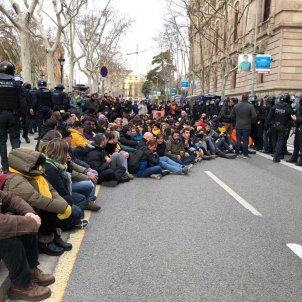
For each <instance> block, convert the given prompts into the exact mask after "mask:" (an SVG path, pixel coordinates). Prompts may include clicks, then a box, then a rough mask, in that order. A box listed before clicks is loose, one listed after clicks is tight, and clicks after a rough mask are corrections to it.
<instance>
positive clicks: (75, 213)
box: [59, 205, 84, 231]
mask: <svg viewBox="0 0 302 302" xmlns="http://www.w3.org/2000/svg"><path fill="white" fill-rule="evenodd" d="M82 218H84V211H83V210H82V209H81V208H80V207H79V206H77V205H72V206H71V215H70V216H69V218H68V219H63V220H60V222H59V226H60V228H61V229H62V230H63V231H68V230H72V229H73V228H74V226H75V225H76V224H78V223H79V222H80V220H81V219H82Z"/></svg>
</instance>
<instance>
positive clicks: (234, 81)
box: [232, 70, 237, 89]
mask: <svg viewBox="0 0 302 302" xmlns="http://www.w3.org/2000/svg"><path fill="white" fill-rule="evenodd" d="M236 82H237V70H235V71H234V72H233V77H232V89H235V88H236Z"/></svg>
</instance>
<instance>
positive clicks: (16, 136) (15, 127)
mask: <svg viewBox="0 0 302 302" xmlns="http://www.w3.org/2000/svg"><path fill="white" fill-rule="evenodd" d="M7 134H9V139H10V143H11V145H12V149H16V148H20V144H21V141H20V125H19V117H18V115H16V114H14V113H13V112H12V111H9V110H1V111H0V156H1V164H2V168H3V171H4V172H8V160H7V146H6V143H7Z"/></svg>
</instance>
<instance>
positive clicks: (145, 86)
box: [142, 80, 153, 97]
mask: <svg viewBox="0 0 302 302" xmlns="http://www.w3.org/2000/svg"><path fill="white" fill-rule="evenodd" d="M152 84H153V83H152V82H151V81H148V80H147V81H145V82H144V84H143V87H142V93H143V94H144V96H145V97H147V96H148V95H150V94H151V92H152Z"/></svg>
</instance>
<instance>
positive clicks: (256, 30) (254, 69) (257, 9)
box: [251, 0, 259, 97]
mask: <svg viewBox="0 0 302 302" xmlns="http://www.w3.org/2000/svg"><path fill="white" fill-rule="evenodd" d="M258 12H259V0H256V20H255V22H256V23H255V37H254V53H253V58H254V64H253V77H252V89H251V94H252V96H253V97H254V95H255V83H256V56H257V35H258V18H259V14H258Z"/></svg>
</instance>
